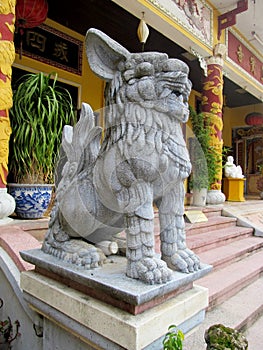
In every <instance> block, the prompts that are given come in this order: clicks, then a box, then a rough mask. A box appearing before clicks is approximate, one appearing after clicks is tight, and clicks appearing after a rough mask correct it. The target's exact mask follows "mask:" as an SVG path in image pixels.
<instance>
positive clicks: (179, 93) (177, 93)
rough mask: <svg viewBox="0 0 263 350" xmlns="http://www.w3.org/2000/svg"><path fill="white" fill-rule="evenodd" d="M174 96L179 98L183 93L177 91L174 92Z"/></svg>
mask: <svg viewBox="0 0 263 350" xmlns="http://www.w3.org/2000/svg"><path fill="white" fill-rule="evenodd" d="M172 94H175V95H176V96H177V97H178V96H180V95H181V92H179V91H177V90H173V91H172Z"/></svg>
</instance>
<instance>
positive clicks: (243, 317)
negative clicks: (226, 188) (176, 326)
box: [184, 207, 263, 350]
mask: <svg viewBox="0 0 263 350" xmlns="http://www.w3.org/2000/svg"><path fill="white" fill-rule="evenodd" d="M191 209H195V210H197V209H198V208H196V207H195V208H190V209H189V210H191ZM221 210H222V209H221V208H220V207H211V208H210V207H206V208H203V210H202V211H203V213H204V214H205V215H206V217H207V218H208V221H207V222H202V223H194V224H190V223H186V234H187V245H188V247H189V248H190V249H192V250H193V251H194V252H196V253H197V255H198V256H199V257H200V260H201V261H202V262H203V263H207V264H211V265H213V270H212V271H211V272H210V273H209V274H208V275H206V276H204V277H203V278H201V279H199V280H197V281H196V284H198V285H201V286H204V287H207V288H208V290H209V307H208V310H207V314H206V320H205V322H204V324H203V325H201V326H200V328H199V329H198V330H197V331H196V332H194V333H193V334H192V335H190V336H188V337H187V338H186V340H185V348H184V349H185V350H204V349H205V348H206V346H205V342H204V331H205V329H207V328H209V326H210V325H212V324H215V323H223V324H224V325H226V326H229V327H232V328H236V329H239V330H242V331H245V330H246V329H247V328H248V327H250V326H251V325H252V324H253V323H254V322H255V321H256V320H257V319H258V318H259V317H260V316H262V313H263V297H262V290H263V275H262V272H263V237H255V236H253V229H252V228H249V227H241V226H238V225H237V219H236V218H233V217H224V216H222V214H221V213H222V212H221ZM249 348H251V349H253V350H257V349H256V348H253V346H250V347H249ZM258 350H259V349H258Z"/></svg>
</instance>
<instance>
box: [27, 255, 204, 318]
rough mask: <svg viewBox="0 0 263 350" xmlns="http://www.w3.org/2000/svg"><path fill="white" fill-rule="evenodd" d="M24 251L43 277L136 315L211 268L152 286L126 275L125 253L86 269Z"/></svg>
mask: <svg viewBox="0 0 263 350" xmlns="http://www.w3.org/2000/svg"><path fill="white" fill-rule="evenodd" d="M20 254H21V256H22V258H23V259H24V260H26V261H28V262H30V263H31V264H34V265H35V266H36V268H35V270H36V272H38V273H40V274H42V275H43V276H46V277H49V278H51V279H52V280H56V281H58V282H61V283H63V284H65V285H67V286H69V287H72V288H73V289H76V290H78V291H80V292H83V293H84V294H86V295H88V296H91V297H94V298H96V299H98V300H102V301H104V302H106V303H108V304H110V305H113V306H115V307H117V308H120V309H122V310H124V311H127V312H129V313H131V314H134V315H136V314H139V313H142V312H144V311H145V310H147V309H149V308H152V307H153V306H156V305H159V304H161V303H163V302H164V301H166V300H169V299H171V298H174V297H175V296H176V295H179V294H180V293H182V292H184V291H186V290H188V289H191V288H192V286H193V281H195V280H197V279H199V278H201V277H202V276H204V275H206V274H207V273H208V272H209V271H210V270H211V266H210V265H202V268H201V270H199V271H196V272H193V273H190V274H185V273H180V272H173V276H172V280H171V281H169V282H167V283H165V284H156V285H148V284H145V283H144V282H141V281H138V280H134V279H131V278H129V277H127V276H126V274H125V270H126V258H125V257H121V256H112V257H110V258H109V263H107V264H105V265H103V267H99V268H96V269H91V270H85V269H84V268H82V267H78V266H76V265H74V264H69V263H66V262H64V261H63V260H59V259H58V258H56V257H54V256H52V255H48V254H46V253H44V252H43V251H42V250H41V249H33V250H29V251H24V252H21V253H20Z"/></svg>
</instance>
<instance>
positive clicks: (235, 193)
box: [223, 177, 246, 202]
mask: <svg viewBox="0 0 263 350" xmlns="http://www.w3.org/2000/svg"><path fill="white" fill-rule="evenodd" d="M245 180H246V179H244V178H243V179H235V178H230V177H226V178H224V180H223V185H224V193H225V195H226V200H227V201H232V202H244V201H245V198H244V184H245Z"/></svg>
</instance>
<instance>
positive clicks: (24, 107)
mask: <svg viewBox="0 0 263 350" xmlns="http://www.w3.org/2000/svg"><path fill="white" fill-rule="evenodd" d="M10 116H11V118H10V119H11V126H12V137H11V141H12V142H11V147H10V148H11V151H10V159H9V169H10V172H11V173H12V174H13V175H14V176H15V178H16V181H19V182H21V181H23V178H24V177H25V176H26V175H29V176H30V178H31V179H35V180H36V181H37V182H50V181H53V176H54V167H55V163H56V159H57V157H58V153H59V148H60V144H61V137H62V130H63V127H64V125H65V124H72V123H73V122H74V111H73V106H72V99H71V96H70V94H69V92H68V91H67V90H66V89H64V88H62V87H60V86H59V85H57V74H54V73H53V74H52V73H51V74H49V75H44V73H42V72H41V73H38V74H33V73H29V74H26V75H24V76H23V77H22V78H21V79H20V80H19V81H18V85H17V88H16V89H15V90H14V92H13V107H12V109H11V110H10Z"/></svg>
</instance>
